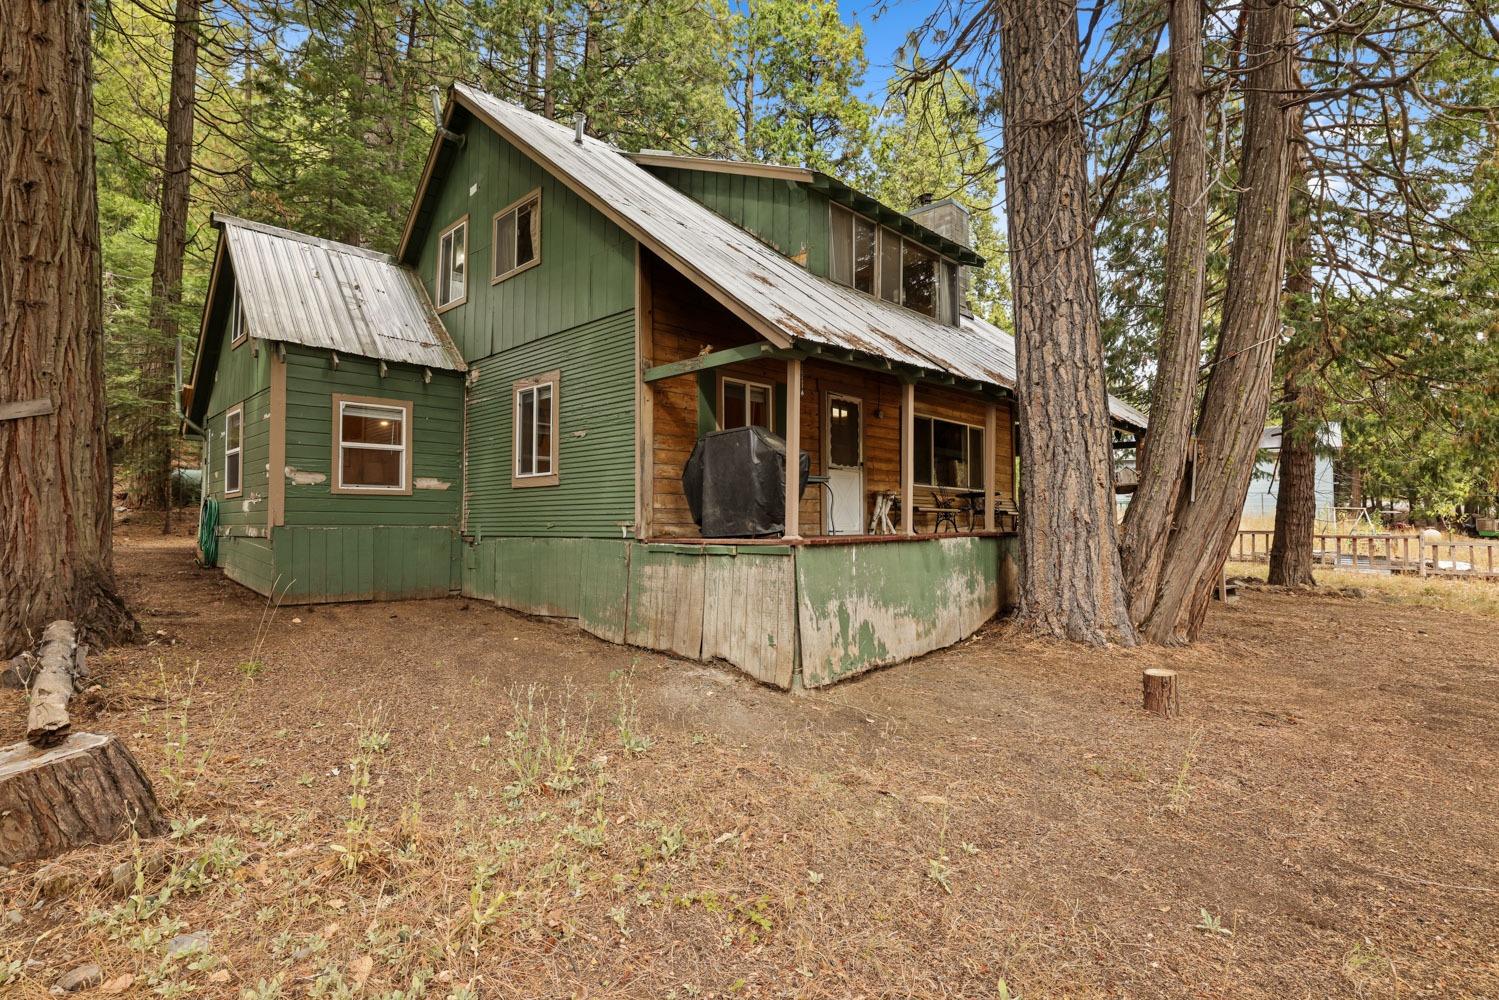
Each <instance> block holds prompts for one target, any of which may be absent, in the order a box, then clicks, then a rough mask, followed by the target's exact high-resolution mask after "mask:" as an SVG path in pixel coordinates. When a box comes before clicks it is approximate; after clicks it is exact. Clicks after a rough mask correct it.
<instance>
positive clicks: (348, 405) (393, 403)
mask: <svg viewBox="0 0 1499 1000" xmlns="http://www.w3.org/2000/svg"><path fill="white" fill-rule="evenodd" d="M333 421H334V428H333V463H334V479H333V492H335V493H398V494H407V493H410V492H411V402H410V401H409V400H403V399H376V398H371V397H368V396H342V395H334V397H333Z"/></svg>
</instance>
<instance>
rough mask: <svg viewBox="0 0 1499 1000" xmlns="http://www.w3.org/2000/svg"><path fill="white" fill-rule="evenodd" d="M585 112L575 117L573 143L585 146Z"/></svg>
mask: <svg viewBox="0 0 1499 1000" xmlns="http://www.w3.org/2000/svg"><path fill="white" fill-rule="evenodd" d="M583 120H584V119H583V112H581V111H579V112H578V113H577V114H576V115H574V116H573V142H576V143H577V144H578V145H580V146H581V145H583Z"/></svg>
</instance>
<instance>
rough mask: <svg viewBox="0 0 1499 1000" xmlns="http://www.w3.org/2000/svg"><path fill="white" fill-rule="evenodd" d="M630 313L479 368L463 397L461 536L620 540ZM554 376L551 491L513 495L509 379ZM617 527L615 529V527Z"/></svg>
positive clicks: (630, 514)
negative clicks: (554, 481) (554, 478)
mask: <svg viewBox="0 0 1499 1000" xmlns="http://www.w3.org/2000/svg"><path fill="white" fill-rule="evenodd" d="M634 358H635V317H634V312H633V310H627V311H625V312H621V313H617V314H615V315H613V316H610V317H607V318H606V319H603V320H598V321H596V322H593V323H588V324H585V325H583V326H581V327H578V328H576V329H573V330H568V331H566V332H564V333H559V334H554V335H553V336H550V337H547V338H545V339H543V340H538V341H534V342H532V343H529V344H526V345H524V346H522V347H518V348H515V349H514V350H510V351H506V352H505V353H503V354H497V355H494V356H492V357H488V358H484V359H483V360H482V361H479V362H477V363H476V364H475V365H474V368H475V369H477V376H476V380H475V381H474V383H473V385H472V386H471V387H470V388H469V394H468V464H467V479H466V482H465V487H464V489H465V499H466V502H467V518H466V521H465V531H466V533H467V534H468V535H470V536H472V537H475V538H485V537H489V536H493V535H508V536H520V535H525V536H534V535H543V536H553V537H559V536H573V537H592V538H620V537H621V535H622V531H623V528H627V527H628V526H629V525H631V524H633V522H634V519H635V471H634V466H635V380H634V364H635V361H634ZM551 371H561V373H562V380H561V385H560V387H559V390H558V391H559V397H560V404H559V406H558V417H559V422H560V427H559V437H558V465H557V467H558V473H559V480H560V481H559V483H558V485H556V486H536V487H529V488H521V489H517V488H514V487H512V486H511V485H510V481H511V470H512V469H513V468H514V449H515V444H514V441H515V437H514V427H515V408H514V396H513V390H514V384H515V382H516V380H518V379H522V378H529V377H531V376H534V375H541V374H544V373H546V372H551ZM622 526H623V528H622Z"/></svg>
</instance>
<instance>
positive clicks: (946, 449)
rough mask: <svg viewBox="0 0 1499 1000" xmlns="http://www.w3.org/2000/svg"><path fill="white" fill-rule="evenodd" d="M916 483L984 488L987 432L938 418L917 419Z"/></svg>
mask: <svg viewBox="0 0 1499 1000" xmlns="http://www.w3.org/2000/svg"><path fill="white" fill-rule="evenodd" d="M915 445H916V448H915V451H916V468H915V470H914V471H915V474H916V482H917V483H919V484H921V485H922V486H936V487H939V488H942V489H960V490H961V489H972V490H981V489H983V488H984V429H983V428H982V427H975V426H973V425H971V424H961V423H958V422H956V421H952V420H941V419H938V418H937V417H922V416H918V417H917V418H916V442H915Z"/></svg>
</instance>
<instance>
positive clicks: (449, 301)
mask: <svg viewBox="0 0 1499 1000" xmlns="http://www.w3.org/2000/svg"><path fill="white" fill-rule="evenodd" d="M436 277H437V282H436V286H435V287H436V290H437V308H438V309H451V308H452V307H453V306H456V305H461V304H462V303H463V302H464V301H465V300H466V299H467V298H468V216H466V215H465V216H464V217H463V218H461V219H459V220H458V221H457V222H455V223H453V224H452V225H451V226H449V227H448V228H447V229H444V230H443V231H442V234H441V235H439V236H438V237H437V275H436Z"/></svg>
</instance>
